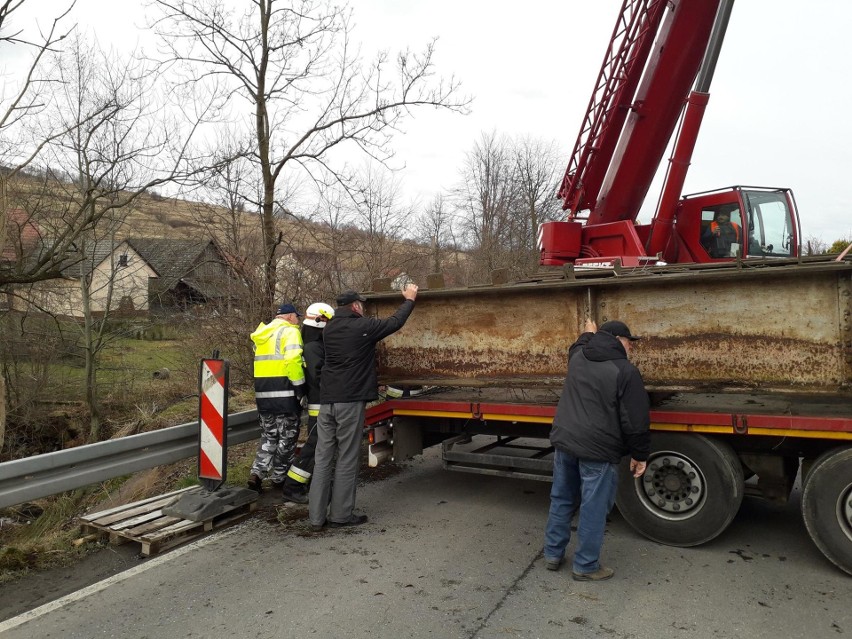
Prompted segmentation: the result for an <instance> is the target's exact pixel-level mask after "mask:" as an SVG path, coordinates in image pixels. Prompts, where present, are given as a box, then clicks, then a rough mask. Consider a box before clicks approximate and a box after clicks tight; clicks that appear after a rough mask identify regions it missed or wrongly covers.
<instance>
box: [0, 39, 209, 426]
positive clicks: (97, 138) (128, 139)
mask: <svg viewBox="0 0 852 639" xmlns="http://www.w3.org/2000/svg"><path fill="white" fill-rule="evenodd" d="M49 57H50V59H51V62H52V63H53V64H52V66H51V68H50V71H49V72H48V73H47V74H46V77H48V78H49V79H50V81H51V82H52V86H53V88H54V91H53V99H52V102H51V103H50V104H49V105H47V106H46V107H45V108H44V109H43V110H41V111H40V112H39V113H38V114H37V115H34V116H32V117H30V118H28V119H27V120H25V121H20V122H19V123H18V126H20V127H23V128H24V130H26V131H28V132H29V134H30V138H31V139H33V140H36V141H39V140H45V138H46V137H47V133H50V136H49V139H47V140H46V141H45V142H44V143H38V147H39V150H38V154H37V155H36V156H34V157H32V158H31V159H30V160H29V162H30V166H29V169H28V170H29V172H30V173H33V171H32V169H33V167H35V168H37V169H38V179H35V178H34V177H32V176H31V177H28V178H26V179H24V178H23V177H21V178H20V179H17V180H15V182H13V183H11V184H10V187H9V188H10V193H11V195H12V198H13V199H14V200H15V201H16V203H17V208H16V209H15V222H16V224H18V225H19V229H18V230H19V232H18V233H17V234H13V237H14V240H15V245H14V259H12V260H9V261H8V262H4V263H3V265H2V266H3V267H2V269H0V285H5V286H6V287H7V289H8V288H9V287H10V286H11V285H18V286H20V285H25V284H32V283H36V282H45V281H48V280H54V279H57V280H58V279H61V278H62V277H63V276H64V274H66V273H67V272H68V270H69V269H74V268H76V269H79V270H80V271H81V272H82V275H81V276H80V278H79V283H80V291H79V294H80V297H79V298H77V300H78V303H79V304H80V305H81V308H82V317H83V321H82V323H81V342H82V352H83V354H84V360H85V398H86V405H87V408H88V412H89V418H90V428H89V439H90V440H96V439H98V437H99V432H100V424H101V417H100V410H99V400H98V381H97V371H98V365H97V364H98V356H99V354H100V353H101V351H102V350H103V349H104V347H105V346H106V344H107V342H108V341H109V340H110V339H111V335H110V334H109V331H108V330H107V326H108V324H109V312H110V310H111V308H112V300H111V290H112V277H110V278H108V280H107V282H106V283H105V284H99V285H98V286H97V290H96V288H95V287H93V282H92V280H91V279H90V278H91V271H90V269H87V267H88V266H92V264H91V262H92V259H93V257H94V255H93V253H92V250H93V247H96V246H97V245H98V244H102V243H103V241H104V240H109V241H112V238H114V236H115V233H116V232H117V231H118V229H119V228H120V226H121V225H122V224H123V222H124V218H125V216H126V215H127V214H128V212H129V211H130V208H131V206H132V205H133V203H134V202H135V201H136V199H137V198H138V197H139V196H140V195H141V194H143V193H145V192H146V191H147V190H149V189H151V188H153V187H155V186H158V185H161V184H164V183H167V182H170V181H174V180H180V179H185V178H186V177H187V176H188V175H190V174H191V173H192V172H193V171H195V170H197V168H195V167H196V165H197V158H194V157H190V151H189V146H188V140H189V139H190V138H191V135H192V131H193V127H192V126H190V127H188V128H185V127H183V126H182V122H181V121H179V120H177V119H176V118H175V117H174V116H173V115H171V114H169V113H168V112H167V110H166V109H165V107H164V106H163V105H164V104H165V103H166V102H165V99H164V96H165V92H163V91H161V92H159V94H158V90H157V78H156V76H154V75H153V74H151V73H149V72H148V71H147V69H145V68H144V67H143V66H142V65H141V64H139V63H138V62H134V61H133V60H132V59H130V58H128V59H124V60H122V59H121V58H119V57H118V56H116V55H114V54H112V53H107V52H104V51H101V50H100V49H99V48H97V47H96V46H94V45H93V44H92V43H91V42H88V41H87V40H86V39H84V38H82V37H79V36H77V37H75V38H73V39H69V40H68V41H67V42H66V47H65V49H64V50H63V51H61V52H55V53H53V54H51V55H50V56H49ZM158 97H159V98H160V99H159V100H158V99H157V98H158ZM194 115H195V116H196V117H198V114H194ZM201 117H202V118H203V114H202V115H201ZM190 124H197V122H195V123H190ZM184 133H185V134H184ZM25 230H26V231H28V232H24V231H25ZM7 248H8V247H7ZM7 254H10V252H9V251H7ZM104 286H106V287H107V288H106V289H104V288H103V287H104ZM104 295H105V296H106V304H105V306H104V307H103V310H100V311H98V314H97V316H95V313H94V311H93V309H92V307H91V301H92V299H93V297H94V296H104Z"/></svg>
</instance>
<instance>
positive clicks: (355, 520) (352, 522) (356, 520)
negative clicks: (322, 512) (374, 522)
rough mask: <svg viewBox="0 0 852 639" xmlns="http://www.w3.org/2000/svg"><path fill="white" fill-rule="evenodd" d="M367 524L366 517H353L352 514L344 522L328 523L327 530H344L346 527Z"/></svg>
mask: <svg viewBox="0 0 852 639" xmlns="http://www.w3.org/2000/svg"><path fill="white" fill-rule="evenodd" d="M366 523H367V515H355V514H353V515H352V516H351V517H349V519H347V520H346V521H330V522H328V525H329V528H344V527H346V526H360V525H361V524H366Z"/></svg>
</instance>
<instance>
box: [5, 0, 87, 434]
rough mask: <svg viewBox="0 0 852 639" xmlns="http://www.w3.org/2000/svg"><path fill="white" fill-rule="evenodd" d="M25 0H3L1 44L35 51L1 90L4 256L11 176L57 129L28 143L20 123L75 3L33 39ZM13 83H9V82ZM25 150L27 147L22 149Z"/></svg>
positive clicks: (38, 93)
mask: <svg viewBox="0 0 852 639" xmlns="http://www.w3.org/2000/svg"><path fill="white" fill-rule="evenodd" d="M24 2H25V0H2V1H0V47H6V48H9V47H17V48H19V49H20V48H23V49H27V50H29V51H30V52H31V54H32V55H31V58H30V60H29V64H27V65H26V66H25V68H24V70H23V72H22V73H21V74H19V78H18V82H17V83H16V85H14V86H15V89H13V90H12V91H11V93H10V94H8V95H7V94H6V93H5V91H0V256H3V257H4V258H5V257H6V255H7V251H6V237H7V235H8V230H7V220H8V211H9V208H10V205H9V197H8V188H7V183H8V180H9V179H11V178H13V177H14V176H15V175H17V174H18V173H19V172H20V171H22V170H23V169H24V168H25V167H26V166H27V164H29V163H30V162H31V161H32V159H33V158H34V157H36V156H37V155H38V152H39V150H40V148H41V146H43V145H44V144H46V143H47V142H48V141H49V140H50V139H51V138H52V137H53V135H55V134H56V133H57V132H50V133H49V134H48V135H47V137H46V138H44V139H42V140H40V143H39V144H36V145H31V144H27V141H26V140H25V139H22V138H21V137H20V135H21V134H20V128H19V127H18V126H17V125H19V124H20V123H21V122H23V121H25V120H26V119H27V118H28V117H30V116H32V115H34V114H37V113H38V112H40V111H41V110H42V109H44V108H45V104H46V102H47V101H48V100H49V98H50V93H49V92H48V91H46V90H45V84H46V83H45V82H44V80H43V79H42V77H41V75H40V73H41V68H42V59H43V58H44V56H45V55H46V54H47V53H48V52H50V51H52V50H54V49H55V48H56V47H57V46H58V45H59V43H60V42H62V40H63V39H65V37H66V36H67V35H68V33H69V30H70V28H66V26H65V24H66V22H67V21H66V20H65V19H66V17H67V15H68V13H69V12H70V10H71V8H72V7H73V6H74V2H73V0H72V1H71V2H70V3H69V4H68V7H67V8H66V9H65V10H64V11H61V12H60V14H59V15H58V16H57V17H55V18H54V19H53V20H52V21H51V23H50V27H49V28H48V29H46V30H44V31H41V32H40V33H39V36H40V37H39V38H38V39H36V40H29V39H28V38H27V37H25V36H24V35H23V30H22V29H20V28H17V27H16V26H15V27H13V26H12V23H13V21H14V18H15V14H16V12H19V11H20V10H21V7H23V5H24ZM7 86H9V85H7ZM22 150H23V151H22ZM5 434H6V375H5V373H4V374H3V375H0V448H2V447H3V442H4V438H5Z"/></svg>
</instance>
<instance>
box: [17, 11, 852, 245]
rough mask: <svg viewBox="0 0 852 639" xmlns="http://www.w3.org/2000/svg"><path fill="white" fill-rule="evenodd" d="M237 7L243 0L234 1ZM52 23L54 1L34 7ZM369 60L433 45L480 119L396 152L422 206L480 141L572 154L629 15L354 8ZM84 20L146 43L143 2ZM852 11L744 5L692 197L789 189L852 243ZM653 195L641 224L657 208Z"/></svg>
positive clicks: (125, 40)
mask: <svg viewBox="0 0 852 639" xmlns="http://www.w3.org/2000/svg"><path fill="white" fill-rule="evenodd" d="M233 1H234V2H239V1H240V0H233ZM30 3H31V4H32V5H34V6H37V7H38V9H39V12H40V14H41V15H43V16H45V17H46V16H47V15H48V11H49V9H50V7H52V6H57V5H58V4H59V3H57V2H55V0H38V1H37V2H36V1H35V0H30ZM351 6H352V7H353V9H354V12H355V21H356V24H357V26H356V38H357V39H359V40H361V41H363V43H364V50H365V52H367V51H373V50H375V49H378V48H386V49H389V50H391V51H396V50H399V49H400V48H405V47H411V48H412V49H418V48H422V46H423V45H424V44H425V43H426V42H428V41H429V40H430V39H431V38H432V37H438V38H439V40H438V45H437V57H436V63H437V70H438V72H439V73H440V74H442V75H449V74H455V75H456V77H458V78H459V79H461V81H462V82H463V89H464V92H465V93H468V94H471V95H472V96H473V97H474V102H473V113H472V114H471V115H469V116H459V115H454V114H449V113H440V112H433V111H430V112H428V113H427V112H421V113H420V114H418V115H417V117H416V118H415V119H414V120H412V121H410V122H408V124H407V125H406V127H405V128H406V134H405V135H403V136H400V137H399V138H398V139H397V142H396V148H397V150H398V160H400V161H401V162H404V163H405V167H406V168H405V170H404V171H403V172H402V174H401V178H402V180H403V184H404V187H405V190H406V192H407V193H408V194H409V197H411V198H418V199H419V200H420V201H421V202H427V201H429V200H430V199H431V198H432V196H433V195H434V194H435V193H437V192H438V191H440V190H441V189H442V188H447V187H450V186H452V185H453V184H454V183H455V182H456V180H457V179H458V172H459V168H460V166H461V163H462V161H463V158H464V154H465V153H466V152H467V151H469V150H470V149H471V148H472V146H473V144H474V142H475V141H476V140H477V139H478V138H479V137H480V134H481V133H482V132H490V131H497V132H498V133H505V134H507V135H512V136H514V135H531V136H533V137H539V138H543V139H545V140H555V141H556V142H557V144H558V145H559V148H560V149H561V150H562V152H563V153H564V154H565V156H566V158H567V155H568V153H570V151H571V149H572V148H573V145H574V141H575V139H576V137H577V132H578V130H579V126H580V122H581V119H582V117H583V115H584V112H585V109H586V106H587V104H588V101H589V97H590V95H591V91H592V85H593V83H594V80H595V78H596V76H597V73H598V71H599V69H600V64H601V61H602V59H603V54H604V51H605V48H606V46H607V44H608V42H609V37H610V35H611V32H612V28H613V25H614V23H615V19H616V16H617V14H618V12H619V10H620V8H621V2H620V1H619V0H549V1H544V0H525V1H523V2H517V1H515V2H505V1H494V0H491V1H484V0H482V1H480V0H428V1H426V0H354V1H353V2H352V3H351ZM74 13H75V15H76V18H77V22H78V23H79V24H80V26H81V27H82V28H84V29H87V30H91V31H92V32H93V33H95V34H96V35H97V37H98V39H99V40H100V41H101V42H102V44H104V45H110V44H114V45H116V46H118V47H120V48H124V47H129V46H130V45H131V44H132V43H135V42H137V41H138V42H141V43H142V44H143V46H146V47H147V46H149V45H147V44H145V43H146V39H145V36H144V35H140V33H139V32H138V31H137V30H136V27H137V26H141V25H144V23H145V20H144V8H143V6H142V4H141V3H138V2H134V1H133V0H130V1H127V0H125V1H121V2H119V1H118V0H77V6H76V8H75V10H74ZM850 26H852V3H850V2H846V1H844V0H808V1H807V2H804V1H802V0H736V2H735V4H734V9H733V14H732V17H731V22H730V25H729V28H728V33H727V36H726V39H725V45H724V47H723V49H722V54H721V58H720V60H719V65H718V67H717V69H716V74H715V77H714V80H713V85H712V87H711V91H710V93H711V99H710V104H709V106H708V111H707V114H706V116H705V120H704V126H703V128H702V131H701V134H700V136H699V141H698V146H697V148H696V150H695V154H694V156H693V163H692V167H691V169H690V173H689V176H688V178H687V182H686V187H685V190H686V192H687V193H689V192H696V191H704V190H709V189H714V188H719V187H724V186H730V185H732V184H743V185H757V186H773V187H775V186H785V187H790V188H792V189H793V191H794V193H795V195H796V199H797V202H798V205H799V212H800V217H801V222H802V233H803V235H804V236H805V237H808V236H816V237H821V238H822V239H824V240H826V241H828V242H832V241H834V240H836V239H839V238H840V237H850V238H852V197H850V193H849V189H848V188H847V185H848V184H849V183H850V181H852V179H850V176H852V148H850V143H852V119H850V117H849V115H848V112H849V110H850V108H852V86H850V82H852V81H850V79H849V78H850V70H849V67H850V61H852V47H850V46H849V40H850V33H849V28H850ZM658 195H659V189H658V187H654V188H653V189H652V191H651V193H650V194H649V196H648V200H649V202H647V203H646V207H644V208H643V214H642V219H643V221H647V218H648V215H649V214H648V213H647V212H646V211H650V210H652V208H653V205H654V204H655V203H656V199H657V197H658Z"/></svg>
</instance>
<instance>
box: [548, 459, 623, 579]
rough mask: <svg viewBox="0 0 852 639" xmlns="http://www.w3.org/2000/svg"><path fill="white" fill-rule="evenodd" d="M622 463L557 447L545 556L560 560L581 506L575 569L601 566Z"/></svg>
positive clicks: (584, 570) (579, 570) (593, 570)
mask: <svg viewBox="0 0 852 639" xmlns="http://www.w3.org/2000/svg"><path fill="white" fill-rule="evenodd" d="M617 485H618V466H617V465H616V464H610V463H609V462H598V461H589V460H585V459H577V458H576V457H574V456H573V455H571V454H570V453H566V452H563V451H561V450H556V452H555V454H554V457H553V487H552V488H551V490H550V514H549V515H548V517H547V527H546V528H545V530H544V558H545V559H546V560H548V561H560V560H561V559H562V558H563V557H564V556H565V548H566V547H567V546H568V542H569V541H570V540H571V520H572V519H573V518H574V513H575V512H576V511H577V510H578V509H579V511H580V523H579V526H578V527H577V549H576V551H575V552H574V572H577V573H589V572H595V571H596V570H597V569H598V568H600V563H599V560H600V556H601V546H603V538H604V529H605V528H606V516H607V515H608V514H609V511H610V510H611V509H612V505H613V503H614V502H615V489H616V486H617Z"/></svg>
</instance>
